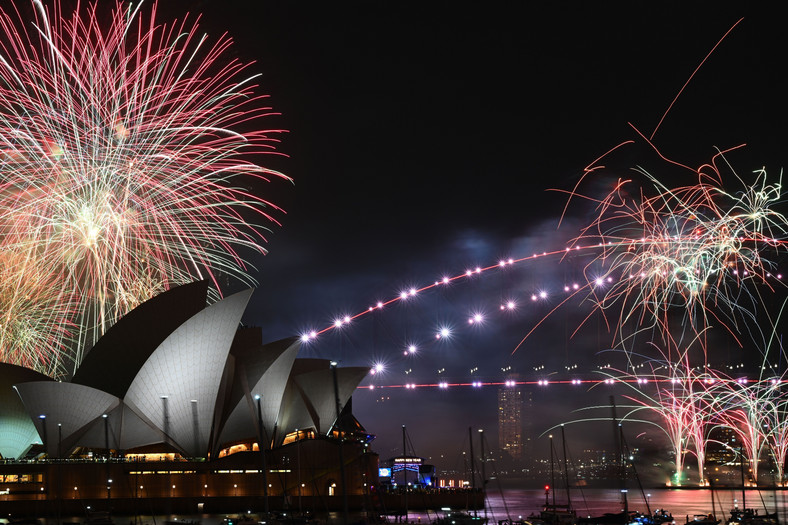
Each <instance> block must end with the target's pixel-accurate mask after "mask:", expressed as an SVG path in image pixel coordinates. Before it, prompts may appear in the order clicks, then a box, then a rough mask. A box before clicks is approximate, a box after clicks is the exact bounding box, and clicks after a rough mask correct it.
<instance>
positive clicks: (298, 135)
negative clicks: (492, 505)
mask: <svg viewBox="0 0 788 525" xmlns="http://www.w3.org/2000/svg"><path fill="white" fill-rule="evenodd" d="M738 4H739V5H738V6H737V7H735V8H728V7H726V6H721V5H720V3H718V2H697V3H688V2H514V1H500V2H498V1H496V2H484V3H481V2H475V3H470V2H438V1H435V2H409V1H406V2H382V1H371V2H370V1H366V2H291V1H274V2H271V1H268V0H260V1H254V2H252V1H241V0H203V1H200V2H194V1H186V0H183V1H174V2H170V1H168V2H167V7H166V10H165V11H166V13H165V16H170V15H178V16H180V15H179V12H181V11H185V10H187V9H189V10H191V11H192V12H193V13H197V12H202V13H203V20H202V22H201V27H202V28H203V29H204V30H205V31H206V32H207V33H208V34H209V35H217V36H218V35H219V34H220V33H224V32H225V31H226V32H228V33H229V34H230V35H231V36H232V37H233V39H234V40H235V48H234V49H235V53H237V54H238V55H239V56H240V58H241V59H242V60H244V61H252V60H253V61H256V65H255V66H254V67H253V69H254V70H255V71H259V72H262V73H263V78H262V80H261V91H262V92H264V93H268V94H270V95H271V103H272V105H273V107H274V108H275V109H276V110H278V111H280V112H281V113H282V115H281V117H275V118H272V120H271V124H269V125H270V126H272V127H282V128H285V129H287V130H289V133H288V134H287V135H286V136H284V138H283V142H282V145H281V148H280V150H281V151H282V152H283V153H286V154H287V155H288V158H280V159H273V158H272V159H270V161H268V165H269V166H271V167H274V168H277V169H280V170H282V171H284V172H285V173H287V174H288V175H289V176H291V177H292V178H293V179H294V181H295V183H294V184H293V185H292V186H289V185H287V184H282V183H275V184H271V185H270V186H269V187H268V188H267V189H266V191H268V194H267V197H268V198H269V199H270V200H271V201H273V202H275V203H278V204H280V205H282V206H283V207H284V209H285V210H286V211H287V214H286V215H280V216H279V217H280V218H281V222H282V227H281V228H279V227H277V228H274V229H273V231H272V232H271V233H270V235H269V242H268V247H269V249H270V253H269V255H268V256H266V257H265V258H264V259H263V260H261V261H260V262H259V271H258V273H257V277H258V280H259V282H260V286H259V289H258V291H257V292H256V294H255V296H254V298H253V301H252V304H251V305H250V307H249V310H248V313H247V316H246V318H245V322H247V323H249V324H253V325H259V326H262V327H263V329H264V334H265V337H266V338H267V339H270V340H275V339H278V338H282V337H286V336H290V335H296V334H298V333H300V332H301V331H302V330H305V329H309V328H317V329H320V328H323V327H325V326H327V325H329V324H331V323H332V321H333V319H334V318H335V317H336V316H339V315H345V314H350V315H352V314H355V313H357V312H359V311H361V310H364V309H365V308H366V307H367V306H369V305H370V304H372V303H373V302H375V301H377V300H386V299H390V298H392V297H395V296H397V295H399V293H400V291H401V290H402V289H406V288H408V287H411V286H415V287H420V286H424V285H426V284H429V283H431V282H433V281H434V280H435V279H437V278H439V277H440V276H442V275H443V274H444V272H446V273H448V274H449V275H457V274H459V273H462V272H464V271H465V270H466V268H473V267H475V266H479V265H480V266H488V265H490V264H494V263H495V262H497V261H498V260H499V259H500V258H502V257H504V258H506V257H515V258H518V257H523V256H527V255H530V254H532V253H541V252H542V251H551V250H555V249H562V248H563V246H564V245H565V241H566V239H567V238H570V237H573V236H574V235H576V234H577V228H578V227H579V226H580V225H581V224H583V223H584V221H586V220H587V219H588V217H589V209H588V208H587V207H586V206H584V205H582V204H581V203H578V202H575V203H574V204H573V206H572V207H570V210H569V213H568V217H567V221H566V223H565V224H564V225H563V226H562V227H561V229H559V230H557V229H556V228H557V225H558V218H559V216H560V213H561V210H562V209H563V206H564V204H565V202H566V198H565V196H564V195H562V194H560V193H557V192H548V191H546V190H548V189H550V188H559V189H569V188H571V187H572V186H573V185H574V184H575V182H576V181H577V180H578V178H579V176H580V174H581V173H582V170H583V168H584V167H585V166H586V165H588V164H589V163H591V162H592V161H593V160H594V159H596V158H597V157H598V156H600V155H601V154H603V153H604V152H605V151H607V150H608V149H609V148H611V147H612V146H614V145H616V144H618V143H619V142H621V141H623V140H626V139H635V140H636V144H634V145H632V146H630V147H628V148H626V150H625V151H624V152H622V153H621V154H619V155H616V156H615V157H613V158H611V159H610V163H609V165H610V169H608V170H606V171H605V172H604V173H601V174H599V175H598V176H595V177H594V178H593V179H591V180H589V181H588V182H587V184H586V185H585V186H584V190H585V191H586V192H589V193H595V192H597V193H598V192H602V191H604V190H605V188H608V187H609V185H610V184H611V183H612V181H614V180H615V179H616V178H618V177H631V176H632V172H631V168H633V167H634V166H643V167H645V168H646V169H648V170H649V171H651V172H653V173H656V174H658V173H660V170H663V169H664V170H665V171H666V173H667V175H666V176H667V177H670V183H674V182H676V183H683V182H689V183H691V182H693V180H692V178H691V174H690V173H684V172H680V171H676V170H670V169H668V167H667V166H666V164H665V163H664V162H661V161H660V160H659V159H658V158H657V156H656V155H655V154H654V153H653V151H651V148H650V147H649V146H648V145H647V144H646V143H645V141H643V140H640V139H638V137H637V135H636V134H635V132H634V131H633V129H632V128H631V127H630V125H629V123H632V124H633V125H634V126H635V127H637V128H638V129H639V130H641V131H642V132H643V133H645V134H646V135H647V136H648V135H650V134H651V132H652V131H653V130H654V128H655V126H656V125H657V123H658V122H659V120H660V118H661V117H662V115H663V113H664V112H665V110H666V109H667V107H668V106H669V104H670V102H671V101H672V100H673V98H674V97H675V96H676V94H677V93H678V91H679V89H680V88H681V86H682V85H683V84H684V83H685V82H686V81H687V80H688V79H689V78H690V76H691V75H692V73H693V71H694V70H695V68H696V67H697V66H698V64H699V63H700V62H701V60H702V59H703V58H704V57H705V56H706V55H707V54H708V52H709V51H710V50H711V48H712V47H713V46H714V44H715V43H716V42H717V41H718V40H719V39H720V38H721V37H722V36H723V35H724V34H725V33H726V31H728V30H729V29H730V28H731V27H732V26H733V25H734V24H735V23H736V22H737V20H738V19H739V18H741V17H744V20H743V21H742V22H741V23H740V24H739V25H738V26H737V27H736V28H735V29H734V30H733V31H732V32H731V34H730V35H729V36H728V37H727V39H726V40H725V41H724V42H723V43H722V44H721V45H720V47H719V48H718V49H717V50H716V51H715V52H714V53H713V54H712V56H711V57H710V58H709V60H708V61H707V62H706V64H705V65H704V66H703V67H702V68H701V69H700V71H699V72H698V73H697V74H696V75H695V77H694V78H693V80H692V82H691V83H690V84H689V86H688V87H687V89H686V91H685V92H684V93H683V95H682V96H681V97H680V98H679V99H678V101H677V103H676V104H675V106H674V107H673V109H672V110H671V112H670V113H669V114H668V116H667V118H666V120H665V121H664V122H663V124H662V125H661V127H660V129H659V132H658V133H657V134H656V136H655V138H654V144H655V145H656V146H657V147H659V148H660V149H661V150H662V151H663V153H665V154H666V155H667V156H669V157H671V158H672V159H675V160H678V161H681V162H683V163H686V164H688V165H690V166H696V165H699V164H701V163H703V162H706V161H708V160H709V159H710V158H711V156H712V155H713V154H714V153H715V147H719V148H727V147H731V146H735V145H738V144H741V143H747V144H748V145H747V147H746V148H745V149H744V150H742V151H739V152H736V153H735V154H732V155H730V156H729V160H730V162H731V163H732V164H733V165H734V167H735V169H736V171H737V172H738V173H739V174H740V175H742V176H743V177H744V178H745V179H746V178H748V177H749V176H750V175H749V174H750V173H751V172H752V171H753V170H755V169H759V168H761V167H764V166H765V167H766V168H767V169H768V171H769V172H770V173H772V174H773V175H775V177H776V176H777V175H778V174H779V173H780V171H781V170H782V168H783V166H784V164H785V151H784V148H785V145H786V136H787V135H788V134H787V133H786V131H785V117H786V102H785V101H786V96H785V94H786V93H787V92H788V91H786V83H785V74H784V69H785V58H784V54H785V50H786V45H785V42H784V36H783V34H784V27H783V23H782V19H781V17H779V16H777V14H776V13H775V12H770V11H769V10H765V9H763V8H757V7H754V8H753V7H750V8H744V7H742V6H743V4H742V3H738ZM764 5H765V4H764ZM682 177H686V181H685V180H684V179H683V178H682ZM577 266H578V265H573V264H572V263H571V261H570V262H569V263H568V264H565V265H559V264H558V260H557V259H545V260H540V261H539V262H534V263H524V264H523V265H519V266H518V267H517V268H512V269H511V270H509V271H507V272H490V273H489V275H485V276H484V277H481V278H480V279H478V280H476V281H473V282H468V283H456V284H455V285H453V286H452V288H451V290H450V291H435V290H433V291H431V292H429V293H425V294H424V295H425V297H418V298H416V299H417V300H416V301H412V302H409V303H408V304H407V305H405V304H401V305H392V307H391V308H390V309H388V310H387V311H386V312H380V313H376V314H374V315H370V316H367V317H366V318H364V319H359V320H358V321H357V322H356V323H354V326H353V327H347V328H344V329H343V331H342V333H341V334H339V333H334V334H329V335H327V336H326V337H324V338H322V339H321V341H319V342H317V343H311V344H310V345H308V346H307V347H305V348H304V352H303V355H305V356H319V357H324V358H332V359H338V360H339V361H340V362H341V364H342V365H346V366H351V365H364V366H367V365H371V364H372V363H373V362H375V361H378V360H381V361H387V362H388V367H387V372H386V373H385V374H382V375H381V376H379V377H377V378H375V380H374V381H375V382H377V383H378V384H381V385H384V384H402V383H405V382H411V381H415V382H421V381H427V382H434V381H437V380H441V379H442V378H447V379H448V380H461V381H468V380H471V379H473V377H477V378H480V379H482V380H499V379H501V378H502V377H503V375H502V372H501V368H502V367H505V366H510V365H511V366H513V367H514V369H515V370H517V371H518V372H521V373H523V374H525V375H526V376H527V377H528V378H536V377H538V374H537V372H534V370H533V368H534V367H538V366H541V365H545V370H546V372H541V373H548V372H550V371H556V372H558V374H557V375H556V376H555V377H558V376H559V375H561V374H563V375H562V377H570V375H567V374H568V372H566V370H565V368H564V367H565V366H572V365H574V364H576V363H577V364H579V366H580V369H581V370H584V371H588V370H591V369H592V368H593V365H595V364H598V363H599V362H600V359H607V356H605V357H600V356H598V355H597V352H598V351H599V350H601V349H604V348H606V343H607V342H608V341H609V340H610V337H611V336H610V334H608V333H607V332H605V330H604V327H603V325H602V323H600V322H599V321H598V320H594V319H592V320H591V321H590V322H589V324H588V327H589V328H588V329H587V330H585V331H583V332H582V333H581V334H579V335H578V336H577V337H576V338H574V339H570V338H569V334H570V333H571V332H572V330H573V329H574V327H575V326H577V324H578V323H579V321H580V320H581V319H582V318H583V317H584V315H585V313H587V312H581V311H580V310H581V309H582V308H581V307H577V306H576V305H575V306H574V307H573V311H572V312H559V313H558V314H556V315H554V316H553V318H552V319H551V320H550V322H548V323H546V324H545V326H544V327H542V329H541V330H538V331H537V332H536V333H535V334H534V335H533V336H532V337H531V338H529V340H528V341H527V343H526V344H525V345H524V346H523V347H522V348H521V349H520V350H518V352H517V353H515V354H514V355H511V352H512V350H513V349H514V348H515V346H516V345H517V343H518V342H519V341H520V340H521V339H522V337H523V336H524V335H525V334H526V333H528V331H529V330H530V329H531V328H532V327H533V325H534V323H535V322H537V321H538V320H539V319H540V318H541V317H542V316H544V315H545V314H546V313H547V312H548V311H549V310H550V308H552V307H553V306H555V304H556V302H553V303H549V304H546V305H543V306H540V307H531V309H530V310H528V311H522V312H520V313H518V315H514V316H509V317H508V318H500V316H499V317H498V319H497V320H491V321H489V322H488V324H487V325H486V326H485V327H483V328H479V329H478V330H477V329H475V328H477V327H473V328H474V329H470V328H469V327H468V326H467V325H465V326H461V325H462V324H463V323H464V322H465V320H466V319H467V316H468V312H470V311H471V310H472V309H474V308H484V309H486V311H487V312H490V313H494V310H495V308H497V306H495V305H497V304H499V303H500V301H501V299H504V298H505V297H508V296H509V295H517V294H519V295H520V297H521V298H522V297H528V296H530V293H531V292H532V291H535V290H537V289H540V287H545V286H553V287H556V286H558V285H559V284H560V285H561V286H562V285H563V283H564V282H569V281H570V280H572V279H574V278H576V277H578V276H579V273H578V269H577ZM491 305H492V306H491ZM496 315H497V314H496ZM441 323H454V325H455V326H458V327H461V328H462V330H458V335H457V336H456V337H455V338H453V339H452V340H451V341H436V340H435V339H434V337H433V335H432V334H434V331H435V329H436V328H437V327H438V326H439V325H440V324H441ZM356 324H357V325H358V326H355V325H356ZM406 341H414V342H418V343H419V345H420V350H419V354H418V356H415V357H414V356H411V357H409V358H407V359H406V358H404V356H403V355H402V350H403V348H404V344H405V342H406ZM720 346H721V349H720V350H716V351H719V352H722V353H723V355H719V356H716V357H717V358H719V359H721V360H729V359H732V358H733V359H738V354H735V355H733V357H731V354H730V352H731V350H730V349H729V348H728V347H727V346H725V345H720ZM474 367H477V368H478V370H476V371H474V373H473V374H472V373H471V369H473V368H474ZM441 369H444V371H443V372H440V373H439V372H438V371H439V370H441ZM406 370H412V372H410V373H408V374H406V373H405V371H406ZM474 374H475V376H474ZM588 375H589V374H586V376H588ZM411 378H414V379H411ZM569 388H570V387H555V389H553V390H551V393H550V394H544V393H542V394H537V396H536V405H537V406H538V408H537V409H536V410H537V411H538V414H539V415H540V417H538V418H536V420H537V421H538V424H537V425H535V427H534V430H537V428H536V427H539V429H538V430H539V431H541V430H542V429H544V428H546V427H549V425H550V424H553V423H555V422H559V421H568V420H572V419H576V418H578V417H579V416H578V415H577V414H575V413H572V412H571V410H572V409H575V408H579V407H583V406H586V405H588V404H592V403H594V402H597V401H598V400H597V397H598V398H600V399H602V400H603V401H604V400H605V399H606V396H607V393H604V394H603V395H599V396H595V395H582V396H578V395H576V394H575V393H573V392H572V391H570V390H569ZM575 392H576V390H575ZM381 397H385V398H387V399H386V400H385V402H381ZM354 408H355V412H356V415H357V417H358V418H359V419H360V420H361V422H362V423H363V424H364V425H365V426H367V428H368V430H369V431H370V432H373V433H376V434H378V436H379V437H378V440H377V442H376V445H375V447H376V450H377V451H379V452H380V453H381V456H382V457H388V456H389V455H393V454H394V453H396V452H397V450H398V449H399V447H400V443H401V441H400V434H399V432H400V427H401V425H403V424H405V425H407V427H408V430H409V434H410V435H411V438H412V440H413V443H414V445H415V447H416V452H417V453H418V454H421V455H425V456H431V457H432V458H433V459H434V460H436V461H438V462H439V464H440V465H442V466H446V467H451V466H453V463H452V462H453V461H454V460H455V459H456V457H458V456H457V454H458V453H459V452H458V451H459V450H461V449H462V447H463V446H464V445H463V444H462V442H463V439H464V438H465V436H466V434H467V430H466V429H467V427H468V426H475V427H484V428H486V429H487V430H488V431H489V434H488V435H489V439H490V441H491V442H492V443H493V444H494V443H495V439H496V438H495V435H496V432H497V429H496V423H495V421H496V419H495V417H496V401H495V389H494V388H488V389H485V390H484V391H482V392H477V391H472V390H471V389H469V388H467V387H466V388H457V389H453V390H451V391H439V390H437V389H424V390H420V391H418V392H411V391H403V390H402V389H390V390H386V389H380V390H376V391H374V392H370V391H366V390H365V391H360V392H359V393H357V394H356V395H355V397H354ZM542 413H549V414H550V417H549V418H548V417H541V414H542ZM581 432H582V431H581ZM441 454H444V456H445V457H444V459H443V460H440V461H439V460H438V459H437V458H438V457H439V456H440V455H441Z"/></svg>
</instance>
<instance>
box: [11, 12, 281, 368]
mask: <svg viewBox="0 0 788 525" xmlns="http://www.w3.org/2000/svg"><path fill="white" fill-rule="evenodd" d="M33 6H34V10H33V14H32V16H31V15H25V14H22V12H21V9H20V8H19V7H18V6H16V5H15V6H14V7H11V8H8V7H6V10H4V11H2V12H0V151H1V152H2V153H0V244H1V245H2V250H3V251H7V252H18V253H27V254H32V255H34V256H35V257H34V258H32V259H31V261H30V264H31V265H33V266H35V268H36V269H35V270H34V271H37V272H40V271H42V269H46V270H47V271H50V272H51V273H52V277H51V281H52V282H60V283H62V285H61V286H60V287H56V290H55V291H53V293H55V294H56V295H63V294H64V292H65V291H73V296H72V297H70V298H69V300H68V301H66V302H65V303H64V304H70V305H79V306H74V307H72V311H71V312H70V315H68V316H66V317H67V318H69V319H71V320H72V321H73V322H74V323H75V324H77V325H78V326H79V329H78V330H77V333H76V334H75V337H74V339H75V342H76V348H77V349H78V350H77V354H76V355H75V356H73V357H74V358H75V361H76V363H78V362H79V360H80V358H81V352H82V351H84V349H85V348H84V347H85V345H89V344H90V343H91V342H92V341H94V340H95V339H96V338H97V337H99V336H100V335H101V334H102V333H103V332H104V331H105V330H106V329H107V328H108V327H109V326H110V325H111V324H112V323H114V322H115V321H116V320H117V319H118V318H119V317H120V316H122V315H123V314H125V313H126V312H128V311H129V310H130V309H131V308H133V307H134V306H136V305H137V304H139V303H140V302H142V301H144V300H146V299H148V298H150V297H151V296H153V295H155V294H156V293H158V292H160V291H162V290H165V289H168V288H170V287H172V286H176V285H179V284H183V283H187V282H191V281H193V280H195V279H208V280H210V281H211V282H213V284H214V286H215V288H216V289H215V290H214V294H216V295H217V296H218V295H221V293H222V292H221V289H220V288H219V284H218V281H217V277H218V275H219V274H223V275H228V276H230V277H232V278H233V279H234V280H236V281H239V282H241V283H243V284H245V285H251V284H254V279H253V278H252V277H251V275H250V270H251V267H250V265H249V263H248V262H247V260H245V258H244V256H243V255H242V254H241V253H242V252H245V251H249V252H252V253H254V252H256V253H264V252H265V249H264V248H263V246H262V243H263V242H264V241H265V239H264V237H263V235H262V233H263V231H264V230H265V229H266V228H265V226H264V225H265V224H266V223H276V220H275V218H274V217H273V216H272V215H270V213H269V211H268V210H274V211H276V212H278V211H279V209H278V208H277V207H276V206H274V205H272V204H271V203H270V202H269V201H267V200H266V199H265V198H263V197H261V196H260V195H259V194H257V191H258V186H259V183H258V182H255V181H261V182H266V181H269V180H270V179H272V178H281V179H286V177H285V176H284V175H283V174H281V173H279V172H276V171H274V170H271V169H267V168H265V167H263V166H261V165H259V164H258V162H259V160H260V158H261V156H262V155H267V154H277V153H276V150H275V147H276V145H277V142H278V140H277V138H276V136H277V135H278V134H279V133H281V130H278V129H261V128H260V124H261V120H263V119H264V117H267V116H269V115H273V114H274V113H273V112H272V111H271V109H270V108H269V107H268V106H267V105H266V104H265V102H264V100H263V99H264V98H265V97H263V96H261V95H258V94H256V88H257V86H256V85H255V82H256V80H255V76H253V75H251V74H250V73H249V72H248V69H249V67H248V65H247V64H243V63H241V62H240V61H238V60H237V59H234V58H230V57H229V56H228V49H229V48H230V47H231V41H230V39H229V38H227V37H220V38H219V39H218V40H216V41H215V42H214V43H209V40H208V39H206V38H205V37H202V36H201V35H200V34H199V33H198V26H197V25H196V23H192V22H190V21H188V20H185V19H184V20H183V21H181V22H177V21H176V22H173V23H171V24H170V25H161V24H160V23H158V22H156V3H155V2H153V3H152V5H151V6H150V8H149V12H148V14H147V15H146V14H145V13H144V12H143V10H142V9H140V7H139V6H138V7H137V8H136V9H135V10H134V11H131V10H129V9H127V8H125V7H124V4H121V3H113V7H112V11H111V15H110V17H111V18H110V19H109V21H107V19H106V18H105V16H106V14H105V12H104V10H105V9H106V4H104V3H101V4H99V3H98V2H97V3H95V4H92V5H91V6H89V7H85V6H82V7H78V10H77V11H75V12H73V13H72V14H70V15H64V14H63V13H62V12H61V7H60V4H59V3H57V2H54V3H52V4H49V5H48V6H46V7H45V6H44V5H43V4H42V3H41V2H40V1H38V0H35V1H33ZM4 286H9V284H8V283H5V284H4ZM4 309H5V310H6V312H5V313H6V314H7V315H9V316H17V315H19V316H21V315H26V313H25V312H22V311H19V312H17V311H15V310H14V309H15V306H14V304H10V305H5V306H4ZM19 322H22V321H21V320H20V321H19ZM42 329H43V327H42ZM52 329H53V331H54V332H58V330H59V329H60V328H59V327H58V326H57V323H55V325H54V326H53V327H52ZM61 335H62V334H61ZM45 339H46V340H49V338H45ZM5 344H6V345H7V344H8V342H7V341H6V343H5ZM18 344H24V343H18ZM60 344H61V345H62V344H63V342H61V343H60ZM50 349H51V350H53V351H54V350H56V348H50ZM3 350H4V351H12V352H16V353H24V352H34V351H35V350H34V349H33V348H31V347H20V348H15V349H12V350H7V349H5V348H4V349H3Z"/></svg>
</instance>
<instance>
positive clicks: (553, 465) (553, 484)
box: [550, 434, 555, 508]
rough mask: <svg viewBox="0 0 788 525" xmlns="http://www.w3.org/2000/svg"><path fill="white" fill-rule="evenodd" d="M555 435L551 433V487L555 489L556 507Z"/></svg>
mask: <svg viewBox="0 0 788 525" xmlns="http://www.w3.org/2000/svg"><path fill="white" fill-rule="evenodd" d="M553 450H554V447H553V435H552V434H550V488H551V489H553V508H555V458H554V457H553Z"/></svg>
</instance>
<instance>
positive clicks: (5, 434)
mask: <svg viewBox="0 0 788 525" xmlns="http://www.w3.org/2000/svg"><path fill="white" fill-rule="evenodd" d="M24 381H50V382H54V381H52V380H51V379H49V378H48V377H47V376H45V375H44V374H40V373H38V372H36V371H34V370H30V369H28V368H24V367H21V366H16V365H11V364H7V363H0V455H2V456H3V457H4V458H6V459H18V458H21V457H23V456H24V455H25V454H26V453H27V451H28V450H30V447H31V445H32V444H34V443H41V439H40V437H39V435H38V431H37V430H36V427H35V425H34V424H33V421H32V420H31V418H30V417H29V415H28V413H27V410H25V406H24V405H23V404H22V400H21V399H19V395H18V394H17V393H16V391H15V390H14V385H15V384H18V383H22V382H24Z"/></svg>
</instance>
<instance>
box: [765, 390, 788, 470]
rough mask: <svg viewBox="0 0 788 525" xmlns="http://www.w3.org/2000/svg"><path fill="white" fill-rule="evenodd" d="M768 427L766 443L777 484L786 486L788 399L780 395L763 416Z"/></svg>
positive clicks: (783, 394) (782, 394)
mask: <svg viewBox="0 0 788 525" xmlns="http://www.w3.org/2000/svg"><path fill="white" fill-rule="evenodd" d="M762 415H763V417H764V419H765V421H766V422H765V426H766V442H767V445H768V447H769V454H770V455H771V456H772V461H773V463H774V465H775V469H776V470H777V476H776V478H777V483H778V484H779V486H784V483H785V461H786V459H788V397H787V396H786V395H785V393H782V392H781V393H780V395H779V397H777V398H776V399H774V400H773V401H772V402H771V403H770V404H769V407H768V408H767V411H766V412H765V413H764V414H762Z"/></svg>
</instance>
